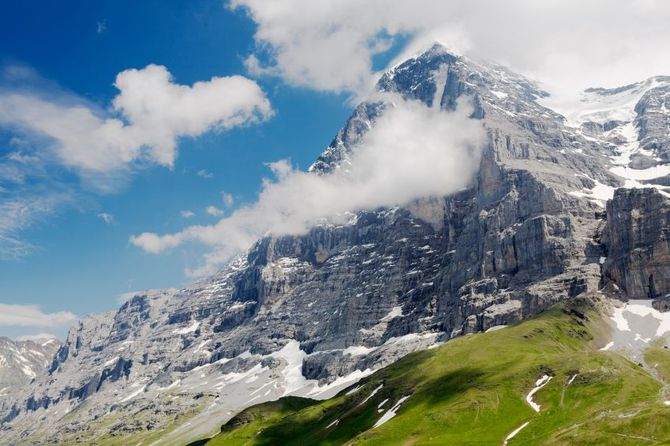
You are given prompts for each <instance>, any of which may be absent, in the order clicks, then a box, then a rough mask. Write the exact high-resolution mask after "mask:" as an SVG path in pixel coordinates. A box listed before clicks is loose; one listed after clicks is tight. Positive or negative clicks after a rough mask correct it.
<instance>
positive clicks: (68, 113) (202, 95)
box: [0, 65, 273, 258]
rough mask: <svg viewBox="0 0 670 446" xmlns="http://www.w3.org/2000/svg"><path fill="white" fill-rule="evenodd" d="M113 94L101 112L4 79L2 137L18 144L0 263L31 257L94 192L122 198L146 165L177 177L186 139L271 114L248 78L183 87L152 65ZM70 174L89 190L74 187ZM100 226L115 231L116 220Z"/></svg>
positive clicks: (42, 87)
mask: <svg viewBox="0 0 670 446" xmlns="http://www.w3.org/2000/svg"><path fill="white" fill-rule="evenodd" d="M115 86H116V87H117V88H118V90H119V93H118V95H117V96H116V97H115V98H114V100H113V101H112V103H111V106H110V107H109V108H101V107H100V106H98V105H96V104H93V103H91V102H89V101H86V100H85V99H83V98H82V97H80V96H77V95H76V94H73V93H70V92H64V91H62V90H61V89H59V87H58V86H57V85H54V84H53V83H50V82H48V81H46V80H44V79H42V78H41V77H40V76H39V75H38V74H37V73H35V71H34V70H32V69H30V68H29V67H25V66H20V65H11V66H7V67H4V68H3V69H2V70H0V137H2V138H4V136H6V135H11V137H9V138H8V142H7V145H8V147H7V149H8V150H11V151H8V152H5V151H4V150H0V258H16V257H20V256H24V255H27V254H29V253H30V252H32V251H33V250H34V246H32V245H31V244H30V243H28V242H26V241H24V240H22V237H21V233H22V231H23V230H25V229H26V228H27V227H29V226H30V225H32V224H34V223H36V222H39V221H40V220H42V219H43V218H44V217H45V216H47V215H51V214H53V213H54V212H57V211H58V210H59V209H61V208H63V207H66V206H67V205H70V206H79V205H80V204H81V203H82V201H85V197H86V195H88V193H89V192H95V193H98V192H105V193H108V192H114V191H115V190H118V188H119V186H121V185H123V184H125V183H126V182H127V180H128V178H129V177H130V175H129V174H130V173H133V172H136V171H137V170H138V168H139V167H142V166H144V165H147V164H159V165H162V166H167V167H172V166H173V165H174V162H175V158H176V156H177V145H178V142H179V139H180V138H182V137H196V136H198V135H200V134H202V133H204V132H207V131H210V130H214V131H217V130H218V131H224V130H226V129H229V128H231V127H235V126H241V125H248V124H252V123H256V122H259V121H262V120H264V119H267V118H269V117H270V116H272V114H273V111H272V107H271V106H270V103H269V101H268V99H267V97H266V96H265V94H264V93H263V91H262V90H261V88H260V87H259V86H258V84H256V82H254V81H252V80H249V79H247V78H244V77H242V76H229V77H213V78H211V79H210V80H208V81H202V82H196V83H194V84H193V85H180V84H177V83H176V82H175V81H174V80H173V79H172V77H171V75H170V73H169V72H168V70H167V69H166V68H165V67H163V66H158V65H149V66H147V67H145V68H143V69H140V70H136V69H131V70H126V71H123V72H121V73H119V74H118V76H117V77H116V83H115ZM2 142H4V141H0V143H2ZM3 149H4V148H3ZM3 152H5V153H3ZM63 166H66V169H63ZM71 169H74V170H75V172H77V173H78V174H79V177H80V178H81V179H83V180H84V181H82V182H79V183H75V182H73V181H72V178H71V175H70V170H71ZM198 174H199V175H200V176H202V177H205V178H207V177H210V176H211V174H209V173H208V172H207V171H205V170H202V171H200V172H199V173H198ZM82 197H83V198H84V200H82ZM98 216H99V217H100V218H101V219H103V220H104V221H105V222H106V223H108V224H110V223H112V222H113V217H112V216H111V215H110V214H107V213H101V214H100V215H98Z"/></svg>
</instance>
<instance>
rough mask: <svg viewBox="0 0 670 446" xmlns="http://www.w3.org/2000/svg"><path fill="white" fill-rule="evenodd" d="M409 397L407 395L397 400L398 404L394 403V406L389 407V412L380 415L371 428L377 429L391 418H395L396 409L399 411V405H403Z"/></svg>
mask: <svg viewBox="0 0 670 446" xmlns="http://www.w3.org/2000/svg"><path fill="white" fill-rule="evenodd" d="M409 397H410V396H409V395H407V396H403V397H402V398H400V399H399V400H398V402H397V403H395V405H394V406H393V407H391V408H390V409H389V410H387V411H386V413H385V414H384V415H382V416H381V418H380V419H379V420H377V422H376V423H375V425H374V426H372V428H373V429H374V428H376V427H379V426H381V425H382V424H384V423H386V422H387V421H389V420H390V419H391V418H393V417H395V416H396V413H397V412H398V409H400V405H401V404H402V403H404V402H405V401H406V400H407V399H408V398H409Z"/></svg>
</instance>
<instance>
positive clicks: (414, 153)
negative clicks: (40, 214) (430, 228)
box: [131, 96, 485, 274]
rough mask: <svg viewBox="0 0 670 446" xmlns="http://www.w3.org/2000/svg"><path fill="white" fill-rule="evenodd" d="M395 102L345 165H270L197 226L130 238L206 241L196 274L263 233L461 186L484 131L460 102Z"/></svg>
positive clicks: (157, 245)
mask: <svg viewBox="0 0 670 446" xmlns="http://www.w3.org/2000/svg"><path fill="white" fill-rule="evenodd" d="M387 99H391V100H392V101H391V102H392V103H393V104H394V106H389V107H387V110H386V111H385V112H384V113H383V115H382V116H381V117H379V118H378V119H377V121H376V123H375V125H374V126H373V127H372V129H371V130H370V131H369V132H368V133H367V134H366V135H365V136H364V137H363V139H362V142H361V143H360V144H359V145H358V146H357V147H355V148H354V151H353V154H352V158H351V165H347V168H346V169H345V168H342V169H338V170H335V171H333V172H332V173H329V174H326V175H317V174H314V173H309V172H304V171H299V170H296V169H294V168H293V167H292V166H291V165H290V163H289V162H288V161H285V160H282V161H278V162H275V163H271V164H269V167H270V168H271V170H272V171H273V173H274V175H275V178H276V179H275V180H274V181H271V180H266V181H265V182H264V184H263V188H262V191H261V192H260V194H259V197H258V199H257V201H256V202H255V203H253V204H251V205H247V206H243V207H241V208H239V209H237V210H236V211H234V212H233V213H232V214H231V215H230V216H227V217H224V218H223V219H221V220H220V221H219V222H218V223H216V224H214V225H208V226H203V225H196V226H190V227H187V228H185V229H184V230H182V231H180V232H178V233H174V234H165V235H158V234H155V233H150V232H147V233H143V234H140V235H138V236H135V237H132V238H131V242H132V243H133V244H135V245H136V246H139V247H141V248H142V249H144V250H145V251H147V252H151V253H159V252H162V251H164V250H166V249H169V248H174V247H176V246H179V245H180V244H182V243H184V242H187V241H199V242H201V243H204V244H206V245H209V246H211V247H212V248H213V251H212V252H211V253H210V254H209V255H208V256H207V258H206V263H207V264H206V265H205V266H204V268H201V269H198V270H196V271H195V274H202V273H206V272H210V271H212V270H213V269H214V268H216V267H217V266H218V265H219V264H220V263H222V262H224V261H225V260H226V259H228V258H229V257H230V256H232V255H234V254H236V253H238V252H240V251H242V250H245V249H247V248H248V247H249V246H250V245H251V244H252V243H253V242H254V241H255V240H257V239H258V238H259V237H262V236H264V235H267V234H273V235H285V234H303V233H305V232H307V231H308V230H309V229H310V228H311V227H313V226H314V225H315V224H317V223H319V222H322V221H323V219H325V218H327V219H329V220H330V221H331V222H333V223H338V222H339V223H342V222H345V221H346V220H347V219H348V218H350V217H351V212H356V211H359V210H363V209H374V208H377V207H384V206H394V205H403V204H407V203H409V202H411V201H413V200H415V199H418V198H424V197H434V196H442V195H446V194H450V193H453V192H456V191H457V190H460V189H462V188H465V187H467V186H468V185H469V184H470V182H471V180H472V178H473V176H474V174H475V172H476V171H477V169H478V167H479V160H480V156H481V148H482V146H483V144H484V141H485V130H484V128H483V126H482V123H481V122H480V121H476V120H473V119H470V118H469V116H470V114H471V112H472V108H471V106H470V105H469V104H460V105H459V107H458V108H457V110H456V111H454V112H448V111H443V110H439V109H435V108H428V107H426V106H425V105H423V104H422V103H419V102H414V101H405V100H403V99H401V98H399V97H397V96H392V97H390V98H389V97H387Z"/></svg>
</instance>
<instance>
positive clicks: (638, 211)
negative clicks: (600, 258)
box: [603, 188, 670, 299]
mask: <svg viewBox="0 0 670 446" xmlns="http://www.w3.org/2000/svg"><path fill="white" fill-rule="evenodd" d="M669 234H670V200H669V199H668V198H666V197H665V196H663V195H662V194H661V193H660V192H658V191H656V190H655V189H651V188H645V189H618V190H617V191H616V193H615V194H614V199H613V200H611V201H610V202H608V204H607V226H606V229H605V232H604V239H603V241H604V243H605V244H606V245H607V248H608V257H607V261H606V262H605V264H604V272H605V276H606V277H607V278H610V279H612V280H614V282H615V283H616V284H617V285H619V286H620V287H621V288H623V290H624V291H625V292H626V294H627V295H628V297H629V298H631V299H655V298H657V297H660V296H664V295H666V294H667V293H670V251H669V250H668V235H669Z"/></svg>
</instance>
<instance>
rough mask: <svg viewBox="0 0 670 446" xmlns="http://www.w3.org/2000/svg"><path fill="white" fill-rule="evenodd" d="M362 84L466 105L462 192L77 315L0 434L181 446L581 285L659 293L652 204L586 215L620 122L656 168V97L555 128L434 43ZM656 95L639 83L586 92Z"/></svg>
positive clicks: (618, 138)
mask: <svg viewBox="0 0 670 446" xmlns="http://www.w3.org/2000/svg"><path fill="white" fill-rule="evenodd" d="M436 73H440V75H439V76H437V75H436ZM438 82H440V84H438ZM441 82H444V84H441ZM378 88H379V89H380V90H382V91H387V92H394V93H398V94H400V95H402V96H404V97H405V98H407V99H412V100H417V101H422V102H423V103H425V104H426V105H428V106H433V105H435V104H433V101H434V100H435V98H436V93H439V92H440V91H443V93H442V95H441V96H439V94H438V95H437V100H439V105H440V106H441V107H443V108H446V109H451V108H453V107H455V105H456V103H457V101H458V99H459V98H461V97H467V98H469V99H470V100H471V101H472V102H473V104H474V113H473V116H472V117H473V118H474V119H480V120H482V122H483V124H484V125H485V128H486V131H487V135H488V139H487V143H486V146H485V147H484V152H483V156H482V159H481V163H480V169H479V173H478V175H477V176H476V178H474V180H473V182H472V184H471V186H470V187H468V188H467V189H465V190H462V191H460V192H458V193H456V194H453V195H450V196H447V197H425V198H423V199H421V200H417V201H416V202H415V203H412V204H410V205H408V206H406V207H404V208H390V209H375V210H368V211H364V212H358V213H356V214H352V215H351V219H350V221H348V222H347V223H346V224H337V225H335V224H330V223H328V222H324V223H323V224H321V225H320V226H317V227H314V228H312V229H311V230H310V231H309V232H308V233H306V234H303V235H299V236H283V237H268V238H265V239H263V240H260V241H258V242H257V243H256V244H255V245H254V246H253V247H252V248H251V250H250V251H249V252H248V254H247V255H246V256H244V257H243V258H239V259H236V260H235V261H233V262H231V263H230V265H229V266H228V267H226V268H225V269H224V270H222V271H221V272H220V273H218V274H216V275H214V276H212V277H209V278H207V279H205V280H202V281H200V282H197V283H195V284H192V285H190V286H188V287H185V288H183V289H180V290H154V291H148V292H145V293H140V294H138V295H137V296H135V297H134V298H132V299H131V300H129V301H128V302H127V303H126V304H124V305H123V306H122V307H121V308H120V309H119V311H118V312H115V313H105V314H101V315H95V316H91V317H89V318H86V319H84V320H82V321H81V322H80V323H79V324H78V325H77V326H75V327H74V328H73V329H72V330H70V333H69V335H68V339H67V341H66V342H65V344H64V345H63V346H62V347H61V348H60V350H59V351H58V352H57V354H56V355H55V359H54V361H53V363H52V365H51V367H50V369H49V370H48V372H46V371H45V373H43V374H42V375H40V376H38V377H36V379H35V382H34V383H32V384H31V385H28V386H26V387H25V388H24V389H23V391H22V393H21V394H20V395H15V396H13V397H12V398H10V399H3V400H1V401H0V417H2V418H4V420H5V423H4V425H3V430H1V431H0V441H3V442H6V443H16V442H17V441H18V440H17V439H20V441H23V442H26V443H31V444H50V442H51V443H53V442H54V441H61V442H67V441H77V439H78V438H85V437H83V436H82V435H83V434H84V433H86V434H88V433H91V432H95V433H96V435H101V436H104V435H114V436H115V438H116V437H120V436H127V435H129V434H134V433H137V432H146V431H147V430H149V429H162V428H165V427H167V426H169V425H170V424H171V423H177V422H179V421H178V415H179V414H180V413H196V414H197V415H195V416H194V417H193V418H191V419H190V420H189V425H188V429H186V428H184V429H181V430H175V431H171V432H170V433H169V434H168V438H169V439H170V440H173V441H175V442H177V440H179V441H181V443H184V444H185V443H187V442H188V441H187V440H192V439H195V438H198V437H199V436H201V435H204V434H206V433H208V432H210V431H212V430H213V429H215V428H216V426H217V425H220V424H221V423H222V422H224V421H225V420H226V419H227V418H230V416H231V415H232V414H234V413H235V412H237V411H239V410H240V409H242V408H244V407H247V406H249V405H252V404H256V403H259V402H262V401H267V400H271V399H276V398H279V397H281V396H283V395H297V396H308V397H319V398H323V397H327V396H329V395H332V394H334V393H335V392H337V390H338V389H341V388H343V387H345V386H346V385H348V384H351V383H353V382H354V381H355V380H357V379H360V378H361V377H363V376H366V375H367V374H369V373H371V372H372V371H373V370H374V369H377V368H380V367H383V366H385V365H387V364H389V363H390V362H392V361H395V360H397V359H398V358H399V357H401V356H403V355H405V354H407V353H408V352H411V351H414V350H417V349H421V348H427V347H428V346H430V345H433V344H435V343H436V342H441V341H446V340H448V339H450V338H452V337H454V336H457V335H459V334H463V333H472V332H476V331H482V330H487V329H489V328H491V327H495V326H500V325H508V324H511V323H514V322H517V321H520V320H522V319H524V318H527V317H530V316H532V315H534V314H537V313H538V312H541V311H542V310H544V309H546V308H548V307H549V306H551V305H553V304H554V303H556V302H558V301H561V300H566V299H573V298H575V297H577V296H579V295H580V294H582V293H586V292H590V291H594V290H597V289H598V287H599V286H601V285H603V286H609V287H614V286H619V287H622V288H623V289H624V290H625V291H626V292H627V293H628V294H629V296H630V297H640V296H641V297H647V296H651V297H659V296H661V295H663V294H664V293H667V292H668V290H667V288H668V286H669V282H668V277H669V275H670V268H669V267H670V265H669V264H668V263H667V242H666V239H665V232H666V231H667V228H668V220H667V211H666V209H667V200H666V199H665V197H663V196H662V194H661V193H660V192H656V191H655V190H654V189H642V190H624V189H619V190H617V193H616V195H615V197H614V200H612V201H610V202H609V204H608V205H607V212H606V213H605V212H604V210H603V205H604V203H605V202H606V201H607V200H608V199H609V198H611V196H610V195H607V194H609V191H610V190H613V189H614V188H615V187H618V186H622V185H624V184H625V182H624V181H623V180H622V179H620V178H617V177H616V176H615V175H614V174H612V173H611V172H610V167H611V165H612V157H613V156H615V155H617V153H618V152H617V150H618V148H619V147H620V146H622V145H626V147H628V146H629V145H630V144H631V141H629V140H628V139H627V138H628V137H627V136H626V135H624V134H623V132H622V130H623V129H624V128H625V129H630V128H631V126H632V125H633V121H634V120H637V121H636V122H638V125H639V126H640V132H639V136H640V138H641V139H642V140H643V141H646V142H644V144H647V145H648V146H649V147H651V146H652V145H653V146H654V147H655V148H654V152H653V153H654V154H655V155H657V156H659V157H661V155H662V153H661V152H662V147H665V146H664V144H666V141H665V140H663V139H662V135H661V134H660V133H659V132H658V131H657V130H658V129H657V127H658V126H659V125H660V124H659V122H661V121H659V120H660V119H661V118H660V116H656V117H654V116H655V115H654V116H652V115H653V114H654V113H656V111H654V110H659V113H661V112H662V110H663V108H662V107H663V106H662V105H658V104H661V102H659V101H660V99H658V101H657V98H660V96H657V95H658V94H660V90H659V91H654V92H653V94H652V93H649V95H647V96H645V98H646V99H645V100H644V101H641V102H640V104H642V105H639V107H637V108H636V110H637V112H635V111H634V110H632V109H631V110H627V111H626V113H624V114H623V115H625V116H624V117H629V118H630V119H628V120H626V119H623V118H621V119H618V118H617V119H614V118H612V117H611V116H609V115H608V116H605V117H602V116H598V117H597V118H598V119H595V118H596V117H593V118H594V119H591V120H588V119H587V120H585V121H584V122H582V123H581V124H580V125H578V126H572V127H571V126H568V125H566V124H567V120H566V118H565V117H563V116H561V115H559V114H557V113H556V112H554V111H552V110H550V109H548V108H546V107H544V106H543V105H541V104H540V102H539V100H540V99H541V98H543V97H545V96H546V93H545V92H543V91H541V90H540V89H539V88H537V87H536V86H535V85H534V84H533V83H532V82H530V81H528V80H527V79H525V78H523V77H522V76H519V75H517V74H515V73H512V72H510V71H509V70H507V69H505V68H503V67H500V66H497V65H492V64H483V63H478V62H475V61H472V60H469V59H467V58H464V57H460V56H455V55H453V54H450V53H449V52H447V51H446V50H445V49H444V48H443V47H441V46H439V45H437V46H435V47H433V48H431V49H430V50H429V51H427V52H425V53H424V54H421V55H419V56H417V57H414V58H412V59H410V60H408V61H406V62H405V63H402V64H400V65H398V66H397V67H395V68H394V69H393V70H391V71H390V72H388V73H386V74H385V75H384V76H382V78H381V79H380V81H379V85H378ZM659 88H661V87H659V86H658V85H657V84H656V83H653V82H650V81H649V82H647V83H640V84H633V85H631V86H625V87H622V88H620V89H611V90H605V89H594V90H592V91H591V93H590V94H592V95H596V96H602V97H607V98H612V97H616V96H617V95H620V94H626V95H628V94H633V93H635V94H639V96H640V97H642V96H644V95H645V92H647V91H649V92H651V89H659ZM652 96H653V97H652ZM662 104H664V102H663V103H662ZM387 106H388V104H385V103H383V102H372V103H363V104H361V105H359V106H358V107H357V108H356V109H355V111H354V113H353V115H352V117H351V118H350V119H349V120H348V121H347V123H346V124H345V126H344V128H343V129H342V130H341V131H340V132H339V133H338V134H337V136H336V138H335V139H334V140H333V142H332V143H331V144H330V146H329V147H328V148H327V149H326V151H324V153H323V154H322V155H321V156H320V157H319V158H318V159H317V161H316V162H315V163H314V164H313V165H312V167H311V168H310V170H311V171H312V172H314V173H315V174H321V175H327V174H328V173H329V172H331V171H333V170H335V169H347V166H348V163H350V160H351V153H352V151H353V150H355V146H356V143H357V142H358V141H360V140H361V138H363V136H364V134H365V132H367V130H368V129H369V128H371V127H372V126H374V122H375V119H376V118H377V117H379V116H380V115H381V113H383V111H384V110H385V108H386V107H387ZM636 113H637V114H636ZM617 116H618V115H617ZM600 118H602V119H600ZM659 147H660V148H661V149H658V150H657V148H659ZM649 150H651V149H649ZM659 150H660V151H659ZM645 156H647V157H650V155H648V154H647V155H645ZM651 158H652V159H653V157H651ZM633 159H642V161H636V162H638V163H640V162H642V163H645V162H647V161H648V160H647V158H639V157H637V158H633ZM645 160H647V161H645ZM654 186H655V187H658V183H655V184H654ZM603 190H604V191H605V192H606V193H607V194H605V193H603V192H602V191H603ZM606 218H607V221H606V220H605V219H606ZM605 224H606V228H605V229H604V230H603V227H604V226H605ZM601 264H602V265H601ZM601 268H602V271H604V274H605V277H604V278H603V276H601ZM645 287H646V288H645ZM74 409H76V411H74ZM65 413H69V415H68V417H67V418H63V417H62V416H63V415H64V414H65ZM140 415H141V418H140ZM184 426H186V425H184Z"/></svg>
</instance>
